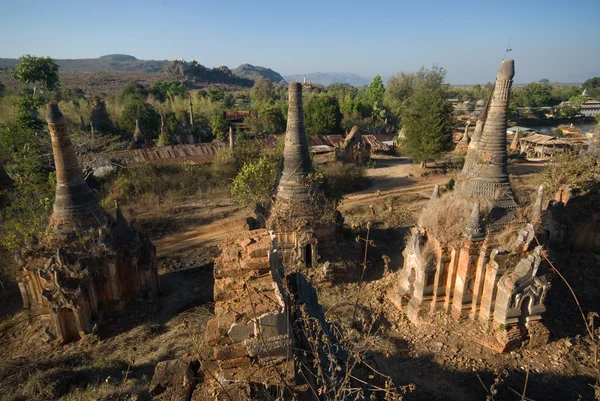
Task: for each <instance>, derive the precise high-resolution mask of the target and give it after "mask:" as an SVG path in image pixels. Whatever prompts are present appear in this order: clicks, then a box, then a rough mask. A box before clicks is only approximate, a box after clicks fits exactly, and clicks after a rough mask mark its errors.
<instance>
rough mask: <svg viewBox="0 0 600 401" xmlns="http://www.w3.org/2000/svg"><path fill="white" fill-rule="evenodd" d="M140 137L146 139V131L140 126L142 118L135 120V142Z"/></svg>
mask: <svg viewBox="0 0 600 401" xmlns="http://www.w3.org/2000/svg"><path fill="white" fill-rule="evenodd" d="M140 139H144V133H143V132H142V129H141V128H140V120H138V119H137V118H136V120H135V131H134V132H133V142H137V141H139V140H140Z"/></svg>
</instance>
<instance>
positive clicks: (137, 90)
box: [120, 82, 150, 102]
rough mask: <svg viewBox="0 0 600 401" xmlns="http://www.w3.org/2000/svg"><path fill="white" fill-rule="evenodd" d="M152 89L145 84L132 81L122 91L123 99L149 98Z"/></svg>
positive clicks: (125, 100) (124, 100)
mask: <svg viewBox="0 0 600 401" xmlns="http://www.w3.org/2000/svg"><path fill="white" fill-rule="evenodd" d="M149 94H150V91H149V90H148V88H146V87H145V86H144V85H142V84H139V83H137V82H131V83H130V84H129V85H127V86H126V87H125V88H124V89H123V91H121V96H120V98H121V101H122V102H127V101H128V100H129V99H132V98H133V99H140V100H143V101H145V100H146V99H148V95H149Z"/></svg>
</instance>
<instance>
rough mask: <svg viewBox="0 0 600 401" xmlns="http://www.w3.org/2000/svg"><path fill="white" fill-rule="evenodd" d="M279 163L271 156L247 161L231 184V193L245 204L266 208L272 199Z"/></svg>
mask: <svg viewBox="0 0 600 401" xmlns="http://www.w3.org/2000/svg"><path fill="white" fill-rule="evenodd" d="M277 167H278V163H274V161H273V159H270V158H269V157H261V158H260V159H258V160H255V161H252V162H250V163H246V164H245V165H244V167H242V170H241V171H240V172H239V174H238V175H237V176H236V177H235V179H234V180H233V183H232V185H231V194H232V195H233V197H234V198H235V200H236V201H237V202H238V203H239V204H241V205H244V206H260V207H263V208H266V207H267V206H268V204H269V202H270V200H271V193H272V190H273V183H274V181H275V174H276V172H277Z"/></svg>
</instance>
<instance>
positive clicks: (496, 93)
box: [461, 60, 516, 225]
mask: <svg viewBox="0 0 600 401" xmlns="http://www.w3.org/2000/svg"><path fill="white" fill-rule="evenodd" d="M514 75H515V64H514V60H503V61H502V64H501V65H500V69H499V70H498V75H497V76H496V82H495V84H494V87H493V90H492V96H491V101H490V104H489V106H488V107H489V109H488V110H487V114H486V119H485V122H484V125H483V131H482V133H481V139H479V140H478V141H477V142H476V144H475V145H474V148H473V151H472V152H468V153H467V158H468V159H469V160H468V161H465V167H464V168H463V176H464V179H463V182H462V185H461V190H462V191H463V192H464V193H465V194H466V195H468V196H470V197H472V198H485V199H488V200H490V201H491V202H492V203H493V205H492V218H493V219H494V220H495V224H497V225H501V224H505V223H506V222H507V221H508V220H510V218H512V216H513V214H512V213H511V211H512V210H514V209H515V207H516V204H515V197H514V194H513V191H512V188H511V186H510V182H509V179H508V170H507V165H508V152H507V150H506V128H507V120H508V118H507V108H508V100H509V97H510V88H511V87H512V83H513V81H512V79H513V77H514ZM473 136H474V137H475V134H474V135H473ZM474 140H475V139H474Z"/></svg>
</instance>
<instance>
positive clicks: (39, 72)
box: [12, 54, 60, 95]
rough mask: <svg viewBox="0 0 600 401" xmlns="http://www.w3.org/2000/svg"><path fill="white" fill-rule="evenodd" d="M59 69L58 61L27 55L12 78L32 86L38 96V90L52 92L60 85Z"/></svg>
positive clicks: (21, 60) (14, 71) (13, 72)
mask: <svg viewBox="0 0 600 401" xmlns="http://www.w3.org/2000/svg"><path fill="white" fill-rule="evenodd" d="M58 69H59V67H58V64H56V61H55V60H54V59H52V58H50V57H35V56H32V55H29V54H26V55H25V56H23V57H21V59H20V62H19V65H17V68H15V69H14V70H13V71H12V76H13V78H14V79H16V80H17V81H19V82H22V83H24V84H28V85H31V86H32V88H33V94H34V95H36V94H37V91H38V90H40V91H43V90H48V91H52V90H54V89H56V88H57V87H58V86H59V85H60V78H59V77H58Z"/></svg>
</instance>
